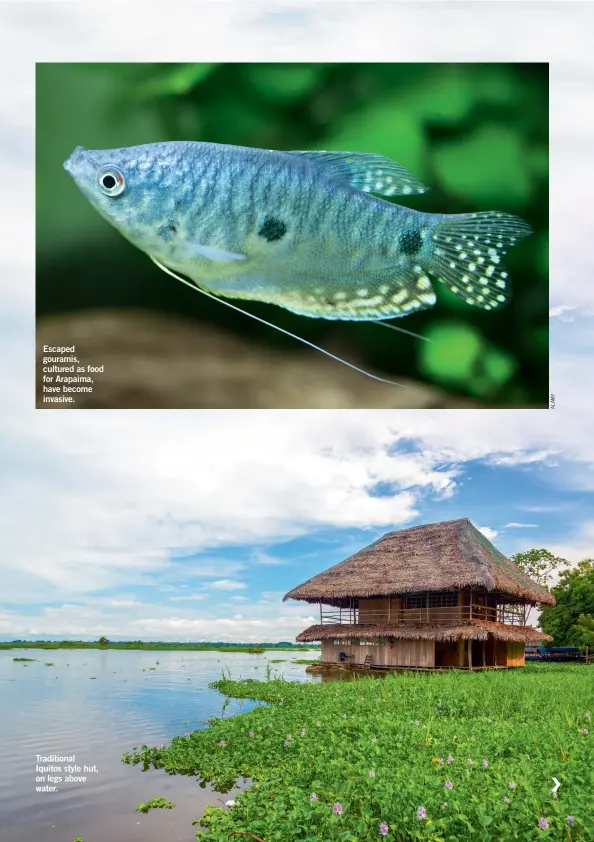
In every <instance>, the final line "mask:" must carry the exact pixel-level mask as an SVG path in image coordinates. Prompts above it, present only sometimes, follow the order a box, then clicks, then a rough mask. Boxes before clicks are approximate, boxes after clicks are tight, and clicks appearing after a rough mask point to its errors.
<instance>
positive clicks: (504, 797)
mask: <svg viewBox="0 0 594 842" xmlns="http://www.w3.org/2000/svg"><path fill="white" fill-rule="evenodd" d="M503 800H504V801H505V803H506V804H510V803H511V802H510V800H509V798H508V797H507V795H504V796H503Z"/></svg>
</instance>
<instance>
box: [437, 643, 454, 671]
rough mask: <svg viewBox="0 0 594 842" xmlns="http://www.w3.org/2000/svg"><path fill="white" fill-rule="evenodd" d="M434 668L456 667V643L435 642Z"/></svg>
mask: <svg viewBox="0 0 594 842" xmlns="http://www.w3.org/2000/svg"><path fill="white" fill-rule="evenodd" d="M435 666H436V667H457V666H458V642H457V641H456V640H436V641H435Z"/></svg>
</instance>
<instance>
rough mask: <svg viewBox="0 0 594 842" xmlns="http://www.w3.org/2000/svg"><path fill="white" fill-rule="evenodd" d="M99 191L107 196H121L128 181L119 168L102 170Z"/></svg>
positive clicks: (98, 181) (99, 178)
mask: <svg viewBox="0 0 594 842" xmlns="http://www.w3.org/2000/svg"><path fill="white" fill-rule="evenodd" d="M97 183H98V185H99V190H101V192H102V193H105V195H106V196H112V197H113V196H119V195H121V194H122V193H123V192H124V190H125V189H126V179H125V178H124V175H123V173H121V172H120V170H118V169H117V167H107V168H106V169H103V170H101V172H100V173H99V177H98V179H97Z"/></svg>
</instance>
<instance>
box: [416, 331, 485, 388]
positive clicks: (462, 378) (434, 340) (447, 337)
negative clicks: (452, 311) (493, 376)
mask: <svg viewBox="0 0 594 842" xmlns="http://www.w3.org/2000/svg"><path fill="white" fill-rule="evenodd" d="M426 335H427V337H428V338H429V340H430V341H429V342H424V343H423V345H422V348H421V349H420V353H421V359H420V361H419V365H420V367H421V368H422V370H423V371H424V372H425V373H426V374H428V375H429V376H430V377H433V378H435V379H436V380H440V381H442V382H452V383H462V382H467V381H469V380H470V378H471V376H472V369H473V366H474V365H475V363H476V361H477V359H478V358H479V356H480V354H481V351H482V340H481V337H480V334H479V333H478V332H477V331H476V330H475V329H474V328H472V327H471V326H470V325H467V324H464V323H463V322H441V323H438V324H435V325H432V326H430V327H429V329H428V330H427V333H426Z"/></svg>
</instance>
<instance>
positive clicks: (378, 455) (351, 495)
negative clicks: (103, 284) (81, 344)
mask: <svg viewBox="0 0 594 842" xmlns="http://www.w3.org/2000/svg"><path fill="white" fill-rule="evenodd" d="M167 8H168V12H167V16H166V18H164V17H163V14H162V4H154V5H153V4H152V3H150V2H144V3H142V4H139V5H137V4H134V3H130V4H126V5H122V4H118V5H117V6H116V5H115V4H110V3H109V2H106V0H102V2H97V3H92V2H85V3H83V2H70V3H61V4H57V3H51V2H44V3H32V2H18V3H16V2H15V3H12V4H10V3H3V4H2V6H1V7H0V22H1V26H0V56H1V58H0V60H1V61H2V62H6V63H7V64H6V66H3V68H2V74H1V76H0V78H1V79H2V83H1V84H2V97H1V98H0V126H1V129H0V153H1V158H2V164H3V167H2V172H3V190H2V191H1V193H0V202H1V203H2V220H3V243H4V249H3V252H2V263H3V265H2V272H1V273H0V284H1V286H2V293H3V307H2V310H1V312H0V365H1V369H0V377H1V382H0V387H1V388H0V401H2V411H1V413H0V528H1V534H2V537H3V541H2V553H1V555H0V582H1V583H2V587H1V589H0V636H2V637H5V638H9V639H11V638H13V637H26V636H33V637H37V636H39V637H47V636H50V635H59V636H63V637H68V636H74V637H88V638H96V637H97V636H99V635H101V634H105V635H107V636H108V637H112V638H117V637H118V636H121V637H126V638H130V637H132V638H134V639H136V638H144V639H155V638H162V639H178V640H192V639H194V640H204V639H211V640H212V639H214V640H252V641H254V640H291V639H292V638H293V637H294V636H295V634H297V632H298V631H299V630H300V629H302V628H303V627H304V626H306V625H308V624H309V623H310V622H311V621H312V620H311V616H310V611H309V608H308V606H307V605H303V606H302V605H300V604H299V603H292V604H289V603H285V604H282V603H281V598H282V595H283V594H284V593H285V592H286V591H287V590H289V589H290V588H292V587H294V586H295V585H296V584H299V583H300V582H302V581H304V580H305V579H306V578H308V577H309V576H312V575H314V574H315V573H316V572H319V571H320V570H323V569H325V568H327V567H329V566H330V565H331V564H334V563H336V562H337V561H340V560H342V559H343V558H345V557H346V556H347V555H348V554H350V553H352V552H354V551H355V550H357V549H359V548H360V547H361V546H363V545H365V544H366V543H369V542H370V541H372V540H374V539H375V538H377V537H378V536H379V535H381V534H382V533H383V532H385V531H388V530H391V529H395V528H398V527H404V526H410V525H414V524H418V523H427V522H432V521H438V520H444V519H450V518H457V517H469V518H470V519H471V520H472V521H473V522H474V523H475V524H476V525H477V526H478V527H480V528H482V530H483V531H484V532H485V534H486V535H488V536H489V537H490V538H492V539H493V540H494V541H495V543H496V545H497V546H498V547H499V548H500V549H501V550H502V551H503V552H505V553H507V554H512V553H514V552H517V551H519V550H523V549H526V548H529V547H534V546H536V547H547V548H550V549H552V550H554V551H556V552H557V553H559V554H561V555H563V556H565V557H566V558H568V559H569V560H571V561H573V562H575V561H577V560H579V559H581V558H584V557H587V556H594V506H593V499H594V437H593V436H592V434H591V432H590V430H591V428H592V418H591V416H592V409H591V404H592V380H593V378H592V374H591V372H592V369H593V366H594V339H593V336H594V331H593V327H594V282H593V276H594V272H593V271H592V270H593V268H594V258H593V256H592V255H593V253H592V249H591V240H592V233H591V232H592V210H591V200H590V196H591V195H592V193H593V191H591V190H590V189H589V188H590V187H591V186H593V185H592V180H593V176H592V167H591V149H592V148H593V147H594V108H593V107H592V106H593V104H594V103H592V98H593V95H592V92H593V91H594V62H593V61H592V60H591V59H590V58H588V57H587V56H588V54H589V53H590V52H591V50H589V49H588V43H587V37H588V36H587V33H588V32H591V31H592V25H593V24H594V8H593V7H592V6H591V5H588V4H574V3H567V2H565V3H545V4H540V3H536V2H532V3H527V4H523V3H514V4H511V3H489V2H481V3H477V4H468V3H462V4H447V3H427V4H423V3H416V4H413V5H407V4H394V3H391V2H375V3H374V2H369V0H366V1H365V3H358V2H350V3H348V2H347V3H345V2H341V3H336V2H332V0H326V2H318V3H307V2H301V3H297V2H294V3H275V2H273V0H270V2H267V3H259V2H249V0H242V2H241V3H237V4H235V3H231V2H222V0H217V2H216V3H192V4H190V3H175V2H172V3H170V4H168V7H167ZM140 10H141V13H140V14H139V11H140ZM526 32H530V39H529V42H528V43H527V39H526V35H525V33H526ZM263 56H266V57H267V58H269V59H270V60H281V59H287V60H306V59H307V60H337V61H339V60H345V59H348V60H369V59H370V58H373V59H374V60H391V61H393V60H402V61H414V60H439V61H449V60H466V61H471V60H472V61H476V60H498V61H501V60H509V61H526V60H530V61H550V63H551V200H552V201H551V318H552V341H553V347H552V361H551V391H552V392H553V393H554V394H555V404H556V409H555V410H554V411H536V410H532V411H512V410H505V411H504V410H499V411H493V410H489V411H487V410H485V411H478V410H449V411H418V412H415V411H398V412H389V411H381V412H379V411H378V412H371V411H367V412H347V411H342V412H323V411H318V412H258V413H255V412H254V413H246V412H243V413H242V412H193V411H180V412H164V411H158V412H146V411H131V412H123V411H122V412H107V411H95V412H93V411H88V412H76V413H69V412H68V411H63V412H60V411H52V412H43V411H36V410H34V409H33V401H34V396H33V329H34V314H33V306H34V230H33V210H34V169H33V167H34V135H33V115H34V61H35V60H38V61H67V60H79V61H80V60H106V61H131V60H139V61H155V60H157V61H168V60H175V61H184V60H193V61H195V60H197V59H201V60H231V59H232V60H234V61H249V60H253V59H256V58H257V59H259V60H261V59H262V57H263Z"/></svg>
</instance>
